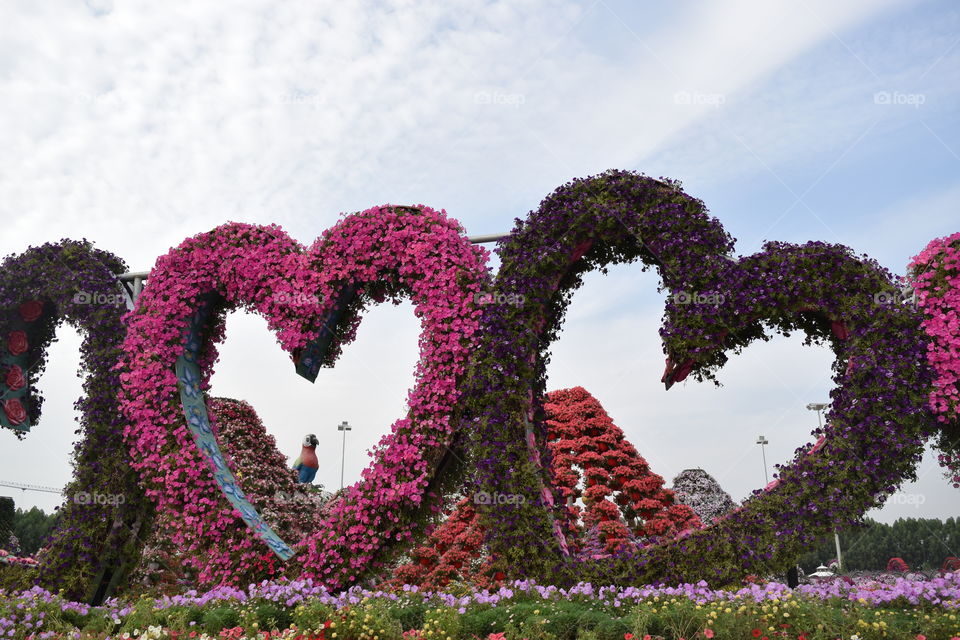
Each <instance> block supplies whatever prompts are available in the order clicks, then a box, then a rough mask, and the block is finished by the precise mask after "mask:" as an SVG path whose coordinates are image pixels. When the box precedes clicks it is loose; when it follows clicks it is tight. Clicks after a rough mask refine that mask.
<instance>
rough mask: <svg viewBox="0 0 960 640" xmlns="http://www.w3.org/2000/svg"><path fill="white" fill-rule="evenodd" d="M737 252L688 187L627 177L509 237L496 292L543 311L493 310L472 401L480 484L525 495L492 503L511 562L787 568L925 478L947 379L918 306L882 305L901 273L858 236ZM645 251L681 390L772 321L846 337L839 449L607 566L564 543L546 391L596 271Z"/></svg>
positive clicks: (586, 192) (605, 574)
mask: <svg viewBox="0 0 960 640" xmlns="http://www.w3.org/2000/svg"><path fill="white" fill-rule="evenodd" d="M732 247H733V243H732V240H731V239H730V237H729V236H728V235H726V233H725V232H724V231H723V229H722V227H721V226H720V224H719V223H718V222H717V221H716V220H715V219H713V218H710V217H709V216H708V215H707V214H706V212H705V211H704V209H703V206H702V203H700V202H699V201H697V200H694V199H692V198H690V197H689V196H686V195H685V194H683V192H682V191H680V189H679V187H678V186H677V185H675V184H673V183H670V182H666V181H658V180H653V179H650V178H646V177H643V176H638V175H636V174H632V173H629V172H623V171H611V172H607V173H605V174H603V175H601V176H597V177H595V178H589V179H584V180H576V181H574V182H572V183H569V184H567V185H564V186H562V187H560V188H559V189H557V191H556V192H554V193H553V194H552V195H551V196H549V197H548V198H547V199H546V200H544V202H543V203H542V204H541V206H540V208H539V209H538V210H537V211H534V212H533V213H531V214H530V216H529V217H528V219H527V220H526V221H522V222H518V224H517V227H516V228H515V230H514V232H513V233H512V234H511V236H510V237H508V238H507V239H505V240H504V241H502V242H501V244H500V246H499V247H498V252H499V254H500V258H501V261H502V267H501V269H500V271H499V273H498V274H497V278H496V282H495V287H496V290H497V292H498V294H500V295H511V294H512V295H515V296H522V299H524V300H526V301H527V304H526V305H525V306H523V307H522V308H520V307H511V306H501V307H496V308H493V309H491V310H490V312H489V313H487V314H486V315H485V316H484V323H483V329H482V338H481V342H480V345H479V347H478V354H480V355H479V357H478V358H477V359H476V360H474V361H473V362H472V367H471V376H470V378H469V380H468V382H467V396H466V397H467V398H468V414H467V417H468V420H469V422H468V423H467V427H468V437H469V442H470V448H471V458H470V460H471V463H472V467H473V468H474V469H475V470H476V471H475V476H474V481H475V483H476V485H477V486H478V488H480V489H481V490H483V491H487V492H489V493H491V494H493V493H497V494H504V495H523V496H525V497H526V500H525V501H515V502H513V503H511V504H506V505H496V506H493V505H491V506H487V505H477V508H478V511H479V512H480V514H481V520H482V522H483V523H484V524H485V525H486V526H488V527H490V528H491V529H492V528H493V527H494V526H495V527H496V530H497V535H496V536H490V537H489V538H488V540H487V542H488V544H489V545H490V547H491V551H492V552H493V553H494V555H495V557H496V558H497V559H498V563H499V564H498V566H499V567H500V568H501V570H504V571H507V572H514V573H515V574H520V575H524V576H527V577H534V578H537V579H543V580H548V581H550V582H553V583H572V582H577V581H580V580H592V581H604V582H611V583H617V584H638V583H647V582H654V581H668V582H679V581H683V582H690V581H695V580H697V579H699V578H702V579H705V580H708V581H710V582H711V583H713V584H722V583H729V582H732V581H736V580H738V579H740V578H742V577H743V576H744V575H747V574H749V573H763V572H768V571H773V570H778V569H781V568H785V567H786V566H787V565H788V564H789V562H790V561H791V558H793V557H794V556H795V555H796V554H797V553H799V552H800V551H801V550H802V549H804V548H805V547H806V546H808V545H809V544H810V543H811V542H812V541H813V540H815V539H816V536H818V535H822V534H824V533H828V532H829V531H832V530H833V528H834V527H837V526H843V525H844V524H846V523H847V522H850V521H852V520H855V519H856V518H858V517H859V516H861V515H862V514H863V513H864V512H865V511H866V510H867V509H869V508H870V507H873V506H876V505H877V504H879V503H880V502H882V500H883V497H884V496H885V495H887V494H889V493H890V492H892V491H893V489H894V487H896V486H897V485H898V484H899V483H900V482H901V481H902V480H903V479H904V478H907V477H909V476H910V475H911V473H912V470H913V469H914V467H915V463H916V460H917V457H918V456H919V452H920V450H921V449H922V441H923V438H924V434H925V433H927V429H928V428H929V423H930V420H931V416H930V413H929V411H928V409H927V407H926V402H925V399H924V398H925V395H926V391H925V390H926V389H928V388H929V387H930V383H931V381H932V374H931V371H930V370H929V369H928V368H927V367H925V366H918V363H923V357H922V355H923V353H924V351H925V340H924V338H923V336H922V333H921V332H920V330H919V321H920V318H919V315H918V314H917V313H916V312H915V311H914V310H912V309H910V308H909V307H907V306H904V305H882V304H878V303H877V302H876V301H877V300H878V298H877V296H878V294H881V293H883V292H890V291H894V290H896V286H895V282H894V280H893V278H892V276H891V275H890V274H889V273H888V272H886V271H885V270H883V269H882V268H881V267H879V265H877V264H876V263H875V262H873V261H870V260H867V259H864V258H858V257H856V256H854V255H853V253H852V252H851V251H850V250H849V249H847V248H845V247H839V246H832V245H824V244H822V243H809V244H808V245H801V246H796V245H787V244H784V243H769V244H767V245H766V246H765V247H764V248H763V250H762V251H761V252H759V253H757V254H755V255H753V256H748V257H745V258H741V259H739V260H737V259H733V258H729V257H727V254H728V253H730V251H731V250H732ZM638 259H639V260H641V261H642V262H643V263H644V264H645V265H648V266H654V267H656V268H657V269H658V271H659V273H660V276H661V278H662V281H663V285H664V287H665V288H667V289H668V290H670V291H671V292H672V294H673V296H672V298H671V299H669V300H668V303H667V314H666V317H665V321H664V326H663V328H662V330H661V337H662V339H663V341H664V345H665V351H666V353H667V356H668V360H667V370H666V372H665V373H664V376H663V380H664V382H665V383H666V384H667V386H668V388H669V386H670V385H671V384H673V383H675V382H678V381H680V380H682V379H684V378H685V377H686V376H687V375H688V374H690V373H691V372H693V373H695V375H696V376H697V377H699V378H701V379H704V378H711V377H713V371H715V370H716V369H717V368H718V367H720V366H722V364H723V363H724V362H725V361H726V356H725V355H724V352H725V351H728V350H731V349H732V350H733V351H735V352H737V351H739V350H741V349H742V348H743V347H744V346H746V345H747V344H749V343H750V342H752V341H753V340H756V339H769V337H768V335H767V332H766V329H767V328H768V327H771V328H773V329H774V330H776V331H779V332H782V333H789V332H791V331H796V330H802V331H804V332H805V333H806V334H807V336H808V341H822V342H827V343H829V345H830V346H831V347H832V348H833V349H834V351H835V353H836V354H837V361H836V364H835V366H834V372H835V377H834V379H835V381H836V383H837V385H838V388H837V389H836V390H835V391H834V392H833V405H832V409H831V413H830V418H831V419H830V425H829V426H828V427H826V428H825V429H824V431H823V433H822V434H818V435H823V436H825V440H824V442H821V443H819V444H818V445H817V446H816V448H815V449H810V450H808V447H801V448H800V449H798V452H797V457H796V459H795V460H794V462H793V464H791V465H789V466H787V467H784V468H782V469H780V472H779V477H778V478H777V480H776V481H775V482H774V483H771V486H770V487H768V488H767V489H766V490H764V491H762V492H757V495H755V496H754V497H753V498H752V499H751V500H749V501H747V503H746V504H745V505H744V506H743V507H742V508H740V509H739V510H737V511H734V512H732V513H731V514H729V515H728V516H727V517H726V518H724V519H722V520H721V521H719V522H716V523H714V524H712V525H710V526H707V527H705V528H704V529H702V530H700V531H696V532H693V533H690V534H688V535H687V536H685V537H681V538H680V539H678V540H673V541H664V542H661V543H659V544H656V545H651V546H649V547H645V548H643V549H640V550H636V551H626V552H624V553H622V554H620V555H619V556H615V557H613V558H611V559H608V560H603V561H593V560H590V559H584V558H581V557H577V556H576V554H573V553H571V552H570V550H569V549H568V548H566V545H565V543H564V538H563V535H562V529H561V527H560V518H561V509H560V508H559V507H558V504H557V500H556V495H555V487H553V485H552V483H551V482H550V480H549V478H548V477H547V475H546V474H545V472H544V470H545V469H547V468H549V460H548V456H549V449H548V447H546V445H545V427H544V422H545V416H544V411H543V407H542V405H541V403H540V401H538V400H536V399H537V398H540V397H542V393H543V385H544V380H545V363H546V361H547V360H548V355H547V350H548V347H549V345H550V343H551V342H552V341H553V339H554V338H555V337H556V335H557V332H558V330H559V327H560V325H561V323H562V319H563V314H564V311H565V309H566V306H567V304H568V303H569V300H570V296H571V294H572V292H573V291H574V290H575V289H576V288H577V287H578V286H579V285H580V283H581V277H582V274H583V273H584V272H586V271H588V270H591V269H602V268H603V267H604V266H605V265H607V264H611V263H618V262H630V261H633V260H638ZM487 353H491V354H494V355H491V356H489V357H484V354H487ZM494 359H495V360H496V361H494ZM891 447H892V448H893V450H895V451H896V452H897V455H896V456H895V459H894V460H892V461H891V460H890V459H889V458H890V456H889V452H890V451H891ZM508 469H509V470H511V471H510V472H509V473H508V472H507V470H508Z"/></svg>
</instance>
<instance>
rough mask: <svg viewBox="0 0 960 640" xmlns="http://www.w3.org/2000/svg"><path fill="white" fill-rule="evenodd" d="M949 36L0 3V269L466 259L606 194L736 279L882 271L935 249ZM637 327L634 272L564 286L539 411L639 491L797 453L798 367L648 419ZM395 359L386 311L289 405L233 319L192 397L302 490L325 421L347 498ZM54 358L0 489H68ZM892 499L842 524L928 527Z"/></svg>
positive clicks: (400, 398) (368, 12)
mask: <svg viewBox="0 0 960 640" xmlns="http://www.w3.org/2000/svg"><path fill="white" fill-rule="evenodd" d="M348 5H349V6H348ZM958 34H960V7H957V5H956V4H954V3H951V2H947V1H926V2H919V1H895V0H852V1H850V2H844V3H833V2H829V1H827V0H822V1H813V0H810V1H807V2H784V3H764V2H747V1H745V0H740V1H735V2H728V3H723V4H721V3H714V4H706V3H693V2H678V3H635V2H627V1H624V2H614V1H613V0H605V1H598V2H589V1H588V2H573V1H567V0H530V1H529V2H523V3H519V2H485V3H480V2H471V1H467V0H462V1H460V2H436V3H434V2H430V3H426V2H424V3H411V2H400V1H399V0H398V1H397V2H385V3H381V2H359V3H343V4H342V5H338V6H333V7H325V6H322V3H311V2H299V1H293V2H284V3H280V4H278V3H274V2H267V1H266V0H245V1H243V2H237V3H232V4H231V6H230V8H229V11H227V10H225V9H224V7H223V6H222V5H220V4H218V3H187V2H183V3H179V2H172V3H162V4H156V3H122V4H121V3H116V4H114V3H113V2H111V1H110V0H88V1H87V2H86V3H85V4H83V3H75V2H49V3H42V4H36V3H33V2H29V1H23V2H11V3H6V4H4V6H3V8H0V113H2V114H3V117H2V118H0V134H2V136H3V139H4V141H5V143H4V145H3V147H2V148H0V218H2V220H3V222H4V233H3V234H2V235H0V249H2V251H3V253H4V254H7V253H11V252H19V251H22V250H23V249H25V248H26V247H27V246H29V245H31V244H37V243H41V242H45V241H48V240H55V239H58V238H61V237H74V238H78V237H86V238H89V239H91V240H93V241H95V242H96V243H97V244H98V245H99V246H101V247H103V248H105V249H108V250H111V251H113V252H115V253H117V254H118V255H120V256H122V257H123V258H124V259H126V260H127V261H128V262H129V264H130V265H131V267H132V268H134V269H135V270H145V269H149V267H150V266H151V265H152V263H153V261H154V260H155V258H156V257H157V256H158V255H160V254H162V253H164V252H165V251H167V250H168V249H169V248H170V247H171V246H175V245H176V244H178V243H179V242H180V241H181V240H182V239H183V238H185V237H187V236H189V235H193V234H195V233H198V232H201V231H205V230H208V229H210V228H212V227H213V226H215V225H217V224H220V223H223V222H225V221H227V220H240V221H247V222H257V223H272V222H276V223H279V224H281V225H282V226H283V227H284V228H286V229H287V230H288V231H289V232H290V233H291V234H293V235H294V236H295V237H297V238H298V239H300V240H301V241H303V242H305V243H308V242H310V241H311V240H312V239H313V238H314V237H316V236H317V235H318V234H319V233H320V232H321V231H322V230H323V229H324V228H326V227H327V226H329V225H330V224H332V223H333V222H334V221H335V220H336V219H337V216H338V215H339V213H340V212H345V211H355V210H360V209H365V208H368V207H370V206H373V205H376V204H382V203H387V202H390V203H404V204H408V203H409V204H412V203H423V204H428V205H430V206H433V207H436V208H445V209H446V210H447V211H448V212H449V213H450V214H451V215H453V216H454V217H457V218H458V219H460V220H461V221H462V222H463V224H464V225H465V227H466V228H467V229H468V231H469V232H470V233H471V234H485V233H495V232H502V231H507V230H509V228H510V227H511V226H512V221H513V219H514V218H517V217H523V216H524V215H525V214H526V212H527V211H529V210H530V209H532V208H535V207H536V206H537V205H538V203H539V202H540V200H541V199H542V198H543V197H544V196H546V195H547V194H548V193H549V192H550V191H551V190H553V189H554V188H555V187H557V186H558V185H560V184H562V183H564V182H566V181H567V180H569V179H571V178H573V177H577V176H584V175H589V174H593V173H598V172H600V171H603V170H605V169H608V168H623V169H635V170H639V171H643V172H645V173H648V174H650V175H653V176H661V175H662V176H669V177H673V178H678V179H680V180H682V181H683V183H684V186H685V188H686V190H687V192H688V193H690V194H691V195H694V196H696V197H699V198H701V199H703V200H704V201H705V202H706V204H707V206H708V207H709V208H710V209H711V211H712V212H713V214H714V215H716V216H717V217H718V218H719V219H720V220H721V222H722V223H723V224H724V225H725V227H726V228H727V230H728V231H730V232H731V233H732V234H733V235H734V236H735V237H736V238H738V245H737V251H738V253H740V254H749V253H751V252H753V251H756V250H757V249H758V248H759V247H760V245H761V243H762V242H763V241H764V240H783V241H791V242H804V241H807V240H823V241H831V242H840V243H843V244H847V245H849V246H851V247H853V248H854V249H856V250H857V251H859V252H864V253H867V254H869V255H871V256H873V257H875V258H877V259H878V260H879V261H880V262H881V263H882V264H884V265H885V266H887V267H888V268H890V269H891V270H893V271H894V272H897V273H902V272H903V271H904V267H905V265H906V263H907V261H908V260H909V258H910V257H911V256H912V255H914V254H916V253H917V252H918V251H919V250H920V249H921V248H922V247H923V246H924V245H925V244H926V243H927V242H928V241H929V240H930V239H932V238H934V237H938V236H942V235H946V234H948V233H952V232H954V231H957V230H958V227H960V215H958V213H957V212H958V209H960V207H958V205H960V122H958V118H960V110H958V108H957V107H958V104H960V100H958V97H960V96H958V93H960V36H958ZM662 302H663V298H662V295H661V294H657V293H656V278H655V276H653V275H652V274H643V273H641V272H640V271H639V269H638V268H634V267H617V268H614V269H613V270H611V272H610V274H609V275H607V276H599V275H595V276H590V277H589V278H588V279H587V285H586V286H585V287H584V288H583V289H581V290H580V291H579V292H578V293H577V295H576V296H575V298H574V302H573V305H572V307H571V310H570V313H569V316H568V321H567V324H566V326H565V329H564V332H563V335H562V337H561V339H560V340H559V341H558V343H557V344H556V345H555V349H554V357H553V361H552V364H551V368H550V372H549V373H550V384H551V387H553V388H559V387H565V386H572V385H582V386H585V387H586V388H588V389H589V390H590V391H591V392H593V393H594V395H596V396H597V397H598V398H599V399H600V400H601V401H602V402H603V403H604V404H605V406H606V407H607V410H608V412H609V413H610V414H611V415H612V417H613V418H614V420H615V421H616V422H617V423H618V424H619V425H620V426H621V427H622V428H623V429H624V430H625V431H626V433H627V435H628V437H629V438H630V439H631V441H632V442H633V443H634V444H635V445H636V446H637V447H638V449H639V450H640V452H641V453H642V454H643V455H644V456H645V457H646V458H647V459H648V461H649V462H650V464H651V466H652V468H653V469H654V470H655V471H657V472H659V473H661V474H662V475H664V476H665V477H667V478H668V480H669V479H670V478H672V477H673V476H674V475H675V474H676V473H678V472H679V471H681V470H682V469H684V468H688V467H696V466H701V467H703V468H705V469H707V470H708V471H709V472H711V473H713V474H714V475H715V476H716V477H717V478H718V479H719V480H720V482H721V484H723V486H724V487H725V488H727V490H728V491H729V492H730V493H731V494H732V495H733V497H734V498H735V499H740V498H743V497H744V496H745V495H747V494H748V493H749V491H750V490H752V489H754V488H757V487H759V486H760V485H761V484H762V462H761V460H760V453H759V451H758V450H757V447H756V445H754V444H753V442H754V441H755V440H756V436H757V434H759V433H763V434H764V435H766V436H767V438H768V439H769V440H770V441H771V444H770V446H769V448H768V450H767V453H768V459H769V460H770V462H771V464H772V463H775V462H783V461H786V460H787V459H788V458H789V457H790V455H791V454H792V452H793V450H794V449H795V448H796V447H798V446H800V445H802V444H803V443H804V442H807V441H808V440H809V438H808V436H809V433H810V430H811V428H812V427H813V426H815V424H816V422H815V417H814V416H813V415H812V414H810V412H808V411H806V410H805V409H804V406H805V405H806V403H808V402H814V401H821V400H823V399H825V398H826V397H827V393H828V392H829V389H830V381H829V377H828V376H829V366H830V362H831V357H830V354H828V353H827V352H826V351H824V350H822V349H818V348H803V347H801V346H800V339H798V338H790V339H777V340H774V341H773V342H771V343H766V344H762V345H756V346H753V347H751V348H750V349H748V350H747V352H746V353H745V354H744V355H743V356H741V357H739V358H737V359H735V360H734V361H732V362H731V363H730V364H729V365H728V366H727V367H726V368H725V369H724V370H723V372H722V373H721V376H720V379H721V380H722V381H723V382H724V384H725V386H724V387H723V388H722V389H715V388H713V387H708V386H705V385H697V384H696V383H694V382H686V383H684V384H682V385H678V386H677V387H675V388H674V389H672V390H671V391H670V392H669V393H666V392H664V391H663V388H662V385H660V384H659V377H660V374H661V372H662V354H661V352H660V344H659V339H658V336H657V327H658V325H659V319H660V315H661V313H662ZM416 334H417V326H416V322H415V319H414V317H413V314H412V311H411V309H410V307H409V305H401V306H400V307H397V308H390V307H378V308H376V309H374V310H372V311H371V313H370V314H369V315H368V318H367V319H366V320H365V321H364V324H363V325H362V326H361V328H360V332H359V338H358V340H357V342H356V343H355V344H354V345H352V346H351V347H349V348H348V349H347V350H346V351H345V353H344V356H343V359H342V360H341V362H340V363H339V365H338V366H337V367H336V369H334V370H332V371H328V372H324V373H323V374H321V377H320V378H319V379H318V381H317V383H316V385H314V386H312V387H311V386H310V385H308V384H307V383H305V382H304V381H301V380H298V379H295V378H294V376H293V372H292V370H291V368H290V367H289V362H288V360H287V358H286V357H285V356H284V355H283V354H282V353H281V352H280V351H279V349H278V348H277V347H276V345H275V343H274V340H273V338H272V336H270V335H269V334H268V333H267V332H266V331H265V324H264V323H263V321H262V320H260V319H259V318H253V317H247V316H242V315H235V316H233V317H231V319H230V321H229V324H228V339H227V343H226V344H225V346H224V348H223V350H222V352H223V358H222V361H221V363H220V365H219V367H218V371H217V373H216V375H215V377H214V390H215V392H217V393H218V394H222V395H229V396H232V397H243V398H246V399H249V400H251V401H252V402H253V403H254V405H255V406H256V407H257V409H258V411H260V413H261V416H262V417H263V418H264V421H265V422H266V424H267V426H268V429H269V430H270V431H271V433H273V434H274V435H275V436H276V437H277V439H278V442H279V446H280V448H281V449H282V450H283V451H284V452H285V453H287V454H289V455H291V456H294V455H296V453H297V452H298V450H299V444H298V443H299V441H300V439H301V438H302V435H303V433H305V432H308V431H312V432H316V433H317V434H318V435H320V436H321V439H322V440H323V441H324V445H322V447H321V450H323V451H330V452H331V455H330V456H329V457H328V458H326V459H324V460H323V467H322V468H321V470H320V474H319V476H318V481H320V482H322V483H325V484H326V485H328V486H333V487H335V486H336V485H337V484H338V479H339V463H340V460H339V455H338V452H339V446H334V445H338V444H339V440H338V435H339V434H338V433H337V432H336V430H335V426H336V425H337V424H338V423H339V422H341V421H342V420H349V421H350V422H351V423H352V424H354V425H355V427H356V428H355V430H354V431H353V432H351V434H350V440H348V444H347V448H348V453H347V459H346V475H347V478H348V481H352V480H356V479H357V478H358V477H359V473H360V469H361V468H362V465H363V464H364V462H365V460H366V458H365V455H364V451H365V450H366V449H367V448H369V447H370V446H372V445H373V444H374V443H376V442H377V441H378V440H379V437H380V436H381V435H382V433H384V432H385V430H386V429H387V428H388V426H389V425H390V424H391V423H392V422H393V421H394V420H395V419H396V418H398V417H400V416H401V415H402V414H403V410H404V404H403V403H404V399H405V396H406V390H407V388H408V387H409V386H410V384H411V382H412V370H413V364H414V362H415V359H416V357H417V354H416ZM60 336H61V340H60V342H59V343H57V344H56V345H55V346H54V347H53V349H52V356H51V367H50V369H49V371H48V373H47V374H46V375H45V377H44V378H43V379H42V380H41V387H42V389H43V391H44V393H45V395H46V397H47V398H48V400H47V403H46V405H45V411H46V414H45V419H44V422H43V423H41V425H40V426H39V427H37V429H36V431H35V432H34V433H33V434H31V436H30V438H29V439H28V440H27V441H26V442H23V443H17V442H16V441H15V440H14V439H13V438H12V437H10V435H9V434H6V435H5V434H2V433H0V469H2V472H0V479H20V480H21V481H25V482H32V483H37V484H45V485H54V486H62V485H63V484H64V483H65V482H66V480H67V478H68V477H69V472H70V471H69V465H68V457H67V456H68V453H69V449H70V439H71V437H72V430H73V427H72V424H71V421H72V420H73V412H72V408H71V405H72V403H73V401H74V399H75V398H76V397H77V396H78V395H79V381H78V380H77V379H76V377H75V376H74V371H75V369H76V367H77V363H78V361H79V360H78V355H77V347H78V344H79V342H78V338H77V336H76V334H75V333H72V332H71V331H69V330H64V331H62V332H61V334H60ZM254 371H255V372H257V375H255V376H254V375H251V372H254ZM370 398H375V399H376V401H375V402H371V401H370ZM308 416H309V417H308ZM334 452H335V453H337V455H333V453H334ZM41 458H43V459H49V460H54V461H56V463H57V464H54V465H51V467H48V468H46V469H45V470H44V471H39V470H38V468H37V465H36V462H35V461H36V460H38V459H41ZM918 475H919V476H920V480H919V482H917V483H912V484H907V485H905V486H904V488H903V492H904V495H905V496H915V497H916V496H922V503H923V504H920V505H918V504H916V503H917V502H918V501H919V500H918V499H913V500H912V501H911V500H907V499H902V500H901V501H900V503H899V504H891V505H888V506H887V507H885V508H884V509H883V510H882V511H879V512H875V513H873V514H872V515H873V516H875V517H878V518H880V519H882V520H888V521H890V520H892V519H893V518H895V517H899V516H927V517H948V516H957V515H960V510H958V508H957V505H958V504H960V501H958V500H957V493H956V491H955V490H953V489H951V488H950V487H949V486H948V485H947V484H946V482H945V481H944V480H943V479H942V477H941V472H940V470H939V468H938V467H937V466H936V464H935V462H934V461H933V459H932V458H931V457H930V456H928V457H927V459H925V461H924V463H923V464H922V465H921V466H920V468H919V470H918ZM16 497H17V499H18V501H20V502H21V504H39V505H41V506H43V507H44V508H47V509H50V508H52V507H53V506H54V505H55V504H56V499H55V498H53V497H48V496H43V495H31V494H25V495H22V496H21V495H18V496H16ZM955 555H960V554H955Z"/></svg>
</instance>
